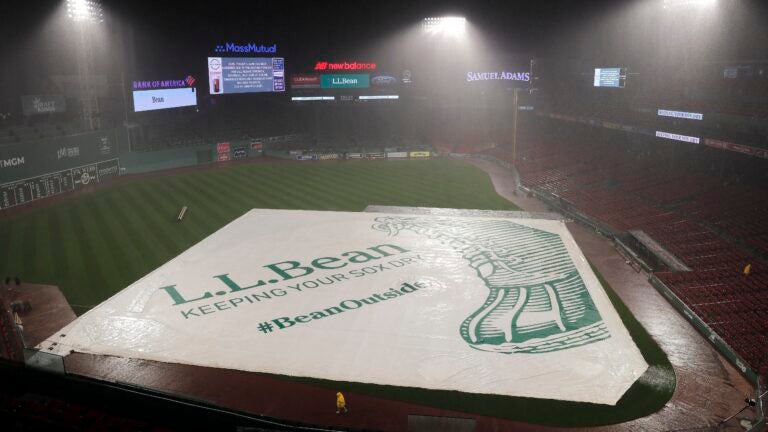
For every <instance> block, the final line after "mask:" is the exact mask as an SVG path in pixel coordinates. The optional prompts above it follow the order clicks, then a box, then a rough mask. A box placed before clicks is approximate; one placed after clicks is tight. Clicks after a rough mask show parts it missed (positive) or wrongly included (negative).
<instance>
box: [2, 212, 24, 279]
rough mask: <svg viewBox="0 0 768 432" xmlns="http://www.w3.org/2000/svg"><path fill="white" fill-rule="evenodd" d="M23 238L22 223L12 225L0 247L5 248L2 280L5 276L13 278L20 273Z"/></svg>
mask: <svg viewBox="0 0 768 432" xmlns="http://www.w3.org/2000/svg"><path fill="white" fill-rule="evenodd" d="M23 238H24V222H23V220H21V221H20V223H18V224H14V225H13V228H9V230H8V236H7V238H6V243H4V244H3V245H2V247H4V248H7V252H6V254H5V261H4V265H5V268H4V270H5V272H3V274H2V278H3V279H5V278H6V276H10V277H13V276H15V275H18V274H20V273H21V270H22V269H21V260H22V259H23V258H22V253H23V250H24V248H25V245H24V243H23Z"/></svg>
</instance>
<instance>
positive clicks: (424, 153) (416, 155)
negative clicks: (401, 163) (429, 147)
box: [409, 151, 429, 158]
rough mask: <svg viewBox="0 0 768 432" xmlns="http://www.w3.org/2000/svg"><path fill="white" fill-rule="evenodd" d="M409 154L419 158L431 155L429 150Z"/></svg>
mask: <svg viewBox="0 0 768 432" xmlns="http://www.w3.org/2000/svg"><path fill="white" fill-rule="evenodd" d="M409 156H410V157H412V158H419V157H429V152H428V151H413V152H410V153H409Z"/></svg>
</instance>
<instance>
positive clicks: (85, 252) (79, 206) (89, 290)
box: [72, 196, 114, 304]
mask: <svg viewBox="0 0 768 432" xmlns="http://www.w3.org/2000/svg"><path fill="white" fill-rule="evenodd" d="M88 199H92V198H91V197H90V196H88V197H86V198H85V199H82V200H78V201H77V202H76V203H75V204H74V212H73V213H72V226H73V228H74V231H75V237H76V238H77V239H78V242H79V243H80V245H81V248H80V254H81V255H82V257H83V268H82V269H81V271H82V272H83V273H85V275H86V278H87V282H86V283H84V284H83V285H82V286H81V287H79V288H78V289H79V291H80V292H79V293H78V294H80V295H78V296H76V303H78V304H91V303H89V301H90V300H86V299H97V298H99V294H100V293H103V292H104V291H106V290H108V288H112V287H111V284H110V281H111V280H114V274H108V273H106V272H105V269H106V268H110V267H111V266H110V265H109V264H108V263H107V262H106V261H105V259H104V254H103V250H102V248H103V243H102V242H101V239H100V238H99V236H98V235H97V234H96V233H95V231H94V229H93V224H92V223H90V222H92V217H91V216H90V215H89V213H88V207H87V204H86V202H85V201H87V200H88Z"/></svg>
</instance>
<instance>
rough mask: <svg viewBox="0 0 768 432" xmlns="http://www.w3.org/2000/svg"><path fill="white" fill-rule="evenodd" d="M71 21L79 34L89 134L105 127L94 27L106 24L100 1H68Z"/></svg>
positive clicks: (82, 93) (79, 67)
mask: <svg viewBox="0 0 768 432" xmlns="http://www.w3.org/2000/svg"><path fill="white" fill-rule="evenodd" d="M67 17H69V18H70V19H71V20H72V21H74V22H75V27H76V30H75V31H76V32H77V74H78V78H79V81H80V105H81V106H80V108H81V113H82V120H83V124H84V126H85V129H86V130H96V129H99V128H100V127H101V121H100V117H101V116H100V109H99V99H98V97H97V95H96V88H95V86H94V83H93V81H94V75H95V73H94V70H95V67H94V60H93V37H94V33H93V32H92V31H91V26H92V25H94V24H99V23H103V22H104V11H103V9H102V7H101V3H100V2H99V1H98V0H67Z"/></svg>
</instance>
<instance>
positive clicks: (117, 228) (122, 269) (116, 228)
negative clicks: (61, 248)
mask: <svg viewBox="0 0 768 432" xmlns="http://www.w3.org/2000/svg"><path fill="white" fill-rule="evenodd" d="M115 195H117V193H105V194H104V196H103V197H101V199H98V200H94V201H93V204H94V205H93V206H92V211H93V212H94V216H95V217H96V219H97V220H98V221H99V222H100V223H99V229H100V233H101V235H102V237H103V239H104V240H105V241H106V242H107V243H108V244H109V247H108V248H107V250H108V251H109V254H110V256H111V257H112V259H113V261H114V265H115V266H116V267H117V269H118V273H119V274H120V279H119V280H118V282H117V284H118V285H120V286H126V285H127V284H128V283H130V282H133V281H134V280H135V276H136V274H138V273H139V272H140V268H141V267H142V262H143V259H142V258H141V252H140V251H139V249H138V248H137V239H133V238H131V236H130V235H128V234H127V224H125V223H123V221H122V220H121V217H120V215H119V214H120V212H116V211H114V208H113V207H112V199H111V197H114V196H115ZM128 239H130V241H127V240H128Z"/></svg>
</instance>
